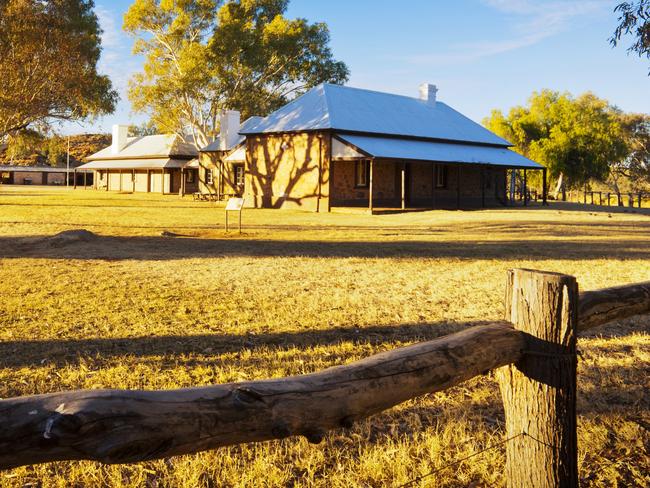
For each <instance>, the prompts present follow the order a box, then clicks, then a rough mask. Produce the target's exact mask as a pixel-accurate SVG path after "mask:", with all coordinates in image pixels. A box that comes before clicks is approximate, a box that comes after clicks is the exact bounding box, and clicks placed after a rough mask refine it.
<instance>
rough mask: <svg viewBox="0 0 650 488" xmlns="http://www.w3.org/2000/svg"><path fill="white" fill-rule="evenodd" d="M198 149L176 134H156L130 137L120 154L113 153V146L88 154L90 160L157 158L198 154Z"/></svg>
mask: <svg viewBox="0 0 650 488" xmlns="http://www.w3.org/2000/svg"><path fill="white" fill-rule="evenodd" d="M197 154H198V151H197V150H196V147H194V144H193V143H192V142H189V141H184V140H183V139H182V138H181V137H180V136H178V135H176V134H159V135H154V136H143V137H129V138H127V143H126V146H124V147H123V148H122V150H121V151H120V152H119V153H118V154H113V152H112V150H111V146H108V147H105V148H104V149H102V150H101V151H98V152H96V153H95V154H92V155H90V156H88V157H87V158H86V159H87V160H88V161H97V160H111V159H127V158H156V157H168V158H169V157H173V156H188V157H191V156H196V155H197Z"/></svg>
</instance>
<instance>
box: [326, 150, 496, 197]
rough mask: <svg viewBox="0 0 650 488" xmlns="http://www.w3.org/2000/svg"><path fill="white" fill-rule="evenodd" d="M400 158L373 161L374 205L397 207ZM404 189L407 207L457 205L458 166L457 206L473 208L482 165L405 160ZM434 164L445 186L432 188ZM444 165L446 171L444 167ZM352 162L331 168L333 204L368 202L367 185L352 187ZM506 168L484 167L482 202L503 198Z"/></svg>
mask: <svg viewBox="0 0 650 488" xmlns="http://www.w3.org/2000/svg"><path fill="white" fill-rule="evenodd" d="M403 164H404V163H402V162H401V161H376V162H375V163H374V168H373V194H374V199H373V203H374V206H387V207H399V206H400V205H401V191H402V190H401V186H402V181H401V178H402V175H401V170H402V165H403ZM404 167H405V172H406V173H405V179H406V181H405V187H406V188H405V190H406V206H407V207H427V208H456V206H457V182H458V176H459V175H458V171H459V168H460V206H461V208H475V207H480V206H481V204H482V197H481V168H480V167H479V166H474V165H469V164H468V165H465V166H459V165H442V164H437V165H434V164H433V163H406V164H405V166H404ZM434 167H437V168H439V171H446V172H447V178H446V184H445V186H444V187H437V186H436V188H435V191H433V192H432V190H433V184H434V175H435V173H434V171H435V170H434ZM445 167H446V170H445V169H444V168H445ZM354 171H355V163H354V161H335V162H334V164H333V168H332V205H335V206H365V205H368V191H369V190H368V188H355V178H354ZM505 177H506V176H505V169H499V168H486V170H485V204H486V205H487V206H494V205H498V204H500V202H501V201H503V192H504V185H505Z"/></svg>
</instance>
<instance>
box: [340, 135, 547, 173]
mask: <svg viewBox="0 0 650 488" xmlns="http://www.w3.org/2000/svg"><path fill="white" fill-rule="evenodd" d="M336 138H338V139H339V140H340V141H342V142H343V143H344V144H347V145H348V148H349V149H351V150H352V151H355V152H357V153H358V154H359V156H365V157H374V158H386V159H405V160H411V161H430V162H441V163H463V164H485V165H493V166H504V167H509V168H529V169H542V168H543V166H542V165H541V164H538V163H536V162H535V161H531V160H530V159H528V158H526V157H524V156H522V155H521V154H518V153H516V152H514V151H511V150H510V149H508V148H506V147H503V146H484V145H476V144H459V143H448V142H434V141H426V140H416V139H402V138H395V137H377V136H360V135H350V134H336ZM332 158H333V159H350V151H349V150H347V151H344V150H341V151H339V152H338V153H337V152H335V151H333V152H332Z"/></svg>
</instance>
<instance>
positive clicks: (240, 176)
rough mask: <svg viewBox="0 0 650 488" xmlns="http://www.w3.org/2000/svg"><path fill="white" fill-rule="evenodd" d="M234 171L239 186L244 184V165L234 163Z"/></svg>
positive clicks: (236, 183)
mask: <svg viewBox="0 0 650 488" xmlns="http://www.w3.org/2000/svg"><path fill="white" fill-rule="evenodd" d="M233 172H234V173H235V185H236V186H238V187H243V186H244V165H243V164H233Z"/></svg>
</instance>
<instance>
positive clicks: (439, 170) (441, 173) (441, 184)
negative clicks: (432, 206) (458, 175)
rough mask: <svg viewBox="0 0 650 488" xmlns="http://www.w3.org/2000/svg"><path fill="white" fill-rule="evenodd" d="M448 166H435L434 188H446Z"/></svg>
mask: <svg viewBox="0 0 650 488" xmlns="http://www.w3.org/2000/svg"><path fill="white" fill-rule="evenodd" d="M448 169H449V168H448V166H446V165H440V164H437V165H436V188H447V174H448V173H449V171H448Z"/></svg>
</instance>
